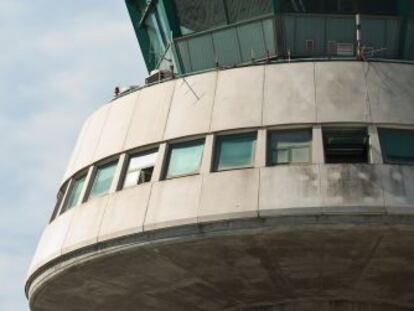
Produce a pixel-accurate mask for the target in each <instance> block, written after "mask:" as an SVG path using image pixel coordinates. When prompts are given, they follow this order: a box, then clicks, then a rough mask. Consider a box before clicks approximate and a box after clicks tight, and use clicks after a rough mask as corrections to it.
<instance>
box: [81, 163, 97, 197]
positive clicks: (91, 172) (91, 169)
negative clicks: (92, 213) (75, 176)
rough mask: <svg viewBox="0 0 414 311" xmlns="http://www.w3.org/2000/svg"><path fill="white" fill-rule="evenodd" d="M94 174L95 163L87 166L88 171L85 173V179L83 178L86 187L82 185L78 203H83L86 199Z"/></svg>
mask: <svg viewBox="0 0 414 311" xmlns="http://www.w3.org/2000/svg"><path fill="white" fill-rule="evenodd" d="M95 174H96V166H95V165H91V166H90V167H89V170H88V173H87V175H86V179H85V185H86V187H83V190H82V192H81V194H80V203H81V204H82V203H85V202H86V201H87V199H88V194H89V192H90V190H91V188H92V183H93V178H94V176H95Z"/></svg>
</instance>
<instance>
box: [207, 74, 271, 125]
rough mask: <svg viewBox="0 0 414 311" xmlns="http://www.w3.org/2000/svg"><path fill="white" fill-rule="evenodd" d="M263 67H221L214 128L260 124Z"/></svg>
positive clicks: (214, 113) (215, 104)
mask: <svg viewBox="0 0 414 311" xmlns="http://www.w3.org/2000/svg"><path fill="white" fill-rule="evenodd" d="M263 80H264V67H263V66H257V67H256V66H254V67H247V68H241V69H233V70H226V71H220V72H219V75H218V81H217V91H216V99H215V103H214V109H213V121H212V124H211V129H212V130H213V131H217V130H224V129H231V128H240V127H250V126H259V125H261V114H262V104H263V83H264V81H263Z"/></svg>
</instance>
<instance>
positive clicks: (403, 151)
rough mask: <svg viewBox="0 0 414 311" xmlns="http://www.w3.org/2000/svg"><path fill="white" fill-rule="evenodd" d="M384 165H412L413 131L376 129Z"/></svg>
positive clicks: (413, 154)
mask: <svg viewBox="0 0 414 311" xmlns="http://www.w3.org/2000/svg"><path fill="white" fill-rule="evenodd" d="M378 134H379V137H380V142H381V149H382V154H383V158H384V162H385V163H405V164H414V131H413V130H396V129H385V128H383V129H378Z"/></svg>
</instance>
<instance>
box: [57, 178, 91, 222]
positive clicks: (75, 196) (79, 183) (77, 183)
mask: <svg viewBox="0 0 414 311" xmlns="http://www.w3.org/2000/svg"><path fill="white" fill-rule="evenodd" d="M85 180H86V175H84V176H82V177H79V178H78V179H76V180H74V182H73V185H72V187H71V189H70V193H69V194H68V198H67V200H66V202H65V205H64V206H63V208H62V211H61V212H60V213H61V214H62V213H64V212H66V211H67V210H69V209H71V208H72V207H74V206H76V205H78V204H79V203H80V202H79V200H80V195H81V192H82V190H83V186H84V185H85Z"/></svg>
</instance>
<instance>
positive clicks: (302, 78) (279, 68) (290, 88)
mask: <svg viewBox="0 0 414 311" xmlns="http://www.w3.org/2000/svg"><path fill="white" fill-rule="evenodd" d="M263 110H264V111H263V124H264V125H274V124H288V123H310V122H316V105H315V86H314V64H313V63H299V64H283V65H269V66H266V67H265V85H264V106H263Z"/></svg>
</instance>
